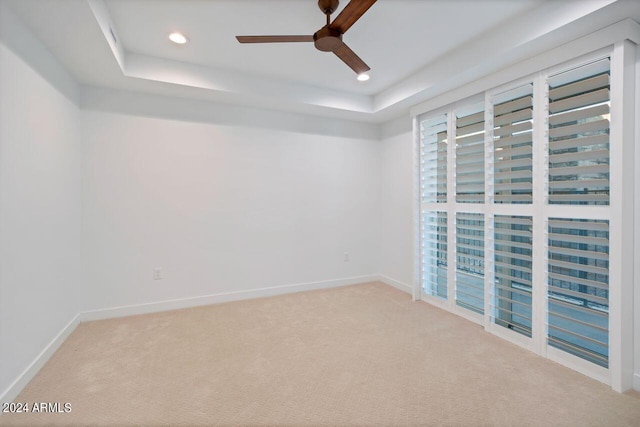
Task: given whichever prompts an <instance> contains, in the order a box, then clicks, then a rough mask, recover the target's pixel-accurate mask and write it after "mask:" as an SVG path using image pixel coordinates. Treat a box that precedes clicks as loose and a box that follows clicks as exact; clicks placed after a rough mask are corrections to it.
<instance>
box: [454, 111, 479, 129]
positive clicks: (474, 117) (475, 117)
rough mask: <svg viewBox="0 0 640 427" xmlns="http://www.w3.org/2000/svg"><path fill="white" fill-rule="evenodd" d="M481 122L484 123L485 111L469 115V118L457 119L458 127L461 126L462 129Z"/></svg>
mask: <svg viewBox="0 0 640 427" xmlns="http://www.w3.org/2000/svg"><path fill="white" fill-rule="evenodd" d="M480 122H484V111H480V112H478V113H474V114H469V115H468V116H463V117H456V126H460V127H462V128H464V127H465V126H469V125H472V124H475V123H480Z"/></svg>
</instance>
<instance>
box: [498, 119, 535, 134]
mask: <svg viewBox="0 0 640 427" xmlns="http://www.w3.org/2000/svg"><path fill="white" fill-rule="evenodd" d="M531 129H533V123H531V122H530V121H527V122H520V123H515V124H509V125H504V126H501V127H498V128H495V129H494V130H493V136H494V137H496V136H505V135H511V134H516V133H521V132H524V131H528V130H531Z"/></svg>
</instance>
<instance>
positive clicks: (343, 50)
mask: <svg viewBox="0 0 640 427" xmlns="http://www.w3.org/2000/svg"><path fill="white" fill-rule="evenodd" d="M333 53H335V54H336V56H337V57H338V58H340V59H342V61H343V62H344V63H345V64H347V65H348V66H349V67H350V68H351V69H352V70H353V71H355V72H356V74H362V73H366V72H367V71H369V70H370V69H371V68H369V66H368V65H367V64H365V63H364V61H363V60H362V59H360V57H359V56H358V55H356V53H355V52H354V51H352V50H351V48H349V46H347V45H346V44H344V43H342V44H341V45H340V46H338V47H337V48H336V49H334V50H333Z"/></svg>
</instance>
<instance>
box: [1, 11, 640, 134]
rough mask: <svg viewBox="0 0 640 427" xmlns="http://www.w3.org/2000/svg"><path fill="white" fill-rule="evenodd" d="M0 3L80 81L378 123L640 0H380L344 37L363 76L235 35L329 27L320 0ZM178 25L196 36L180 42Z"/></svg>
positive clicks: (297, 50) (327, 59)
mask: <svg viewBox="0 0 640 427" xmlns="http://www.w3.org/2000/svg"><path fill="white" fill-rule="evenodd" d="M0 1H7V3H8V4H9V5H10V6H11V8H12V9H13V10H14V11H15V12H16V14H17V15H18V16H19V17H20V18H21V19H22V20H23V21H24V22H25V23H26V24H27V25H28V26H29V27H30V28H31V29H32V31H33V32H34V33H35V35H36V36H37V37H38V38H40V40H41V41H42V42H43V43H44V44H45V45H46V46H47V47H48V48H49V49H50V50H51V51H52V52H53V54H54V55H55V56H56V57H57V58H58V59H59V60H60V62H61V63H62V64H63V65H64V66H65V67H66V68H67V69H68V70H69V71H70V72H71V74H72V75H73V76H74V77H75V78H76V79H77V80H78V81H79V82H80V83H81V84H84V85H91V86H101V87H111V88H117V89H125V90H132V91H140V92H147V93H149V92H150V93H159V94H169V95H177V96H181V97H186V98H198V99H210V100H214V101H217V102H223V103H231V104H240V105H251V106H259V107H268V108H273V109H278V110H287V111H296V112H305V113H311V114H319V115H323V116H338V115H339V116H340V117H346V118H352V119H356V120H362V121H378V122H379V121H383V120H387V119H390V118H393V117H395V116H398V115H399V114H403V113H404V112H406V108H408V106H409V105H411V103H416V102H420V101H422V100H424V99H426V98H428V97H429V96H433V95H434V94H437V93H438V90H440V89H439V88H445V87H447V86H450V85H451V84H453V83H457V84H462V83H466V81H465V80H469V79H474V78H478V77H481V74H482V73H485V74H486V73H487V72H491V70H492V67H494V68H495V67H497V66H504V65H505V64H507V63H508V62H509V61H511V62H513V61H517V60H519V59H521V58H523V57H526V55H529V54H534V53H536V52H537V53H539V51H540V49H541V48H543V47H541V46H542V45H541V43H540V41H541V40H549V43H553V42H557V41H558V40H560V39H561V37H560V38H559V35H562V36H564V37H565V39H566V38H567V37H573V38H575V37H578V36H580V35H583V34H584V33H585V31H587V32H588V31H593V30H595V29H598V28H600V27H603V26H605V25H608V24H611V23H613V22H616V21H618V20H621V19H623V18H625V17H632V18H634V19H636V20H637V21H640V6H639V3H638V1H637V0H619V1H617V2H616V1H614V0H379V1H378V2H377V3H376V4H374V5H373V7H372V8H371V9H370V10H369V11H368V12H367V13H366V14H365V15H364V16H363V17H362V18H361V19H360V20H359V21H358V22H357V23H356V24H355V25H354V26H353V27H351V29H350V30H349V31H348V32H347V34H346V35H345V36H344V41H345V42H346V43H347V44H348V45H349V46H350V47H351V48H352V49H353V50H354V51H355V52H356V53H357V54H358V55H359V56H360V57H361V58H362V59H363V60H364V61H365V62H366V63H367V64H368V65H369V66H370V67H371V69H372V70H371V72H370V74H371V80H369V81H368V82H366V83H360V82H357V81H356V79H355V73H353V71H352V70H351V69H349V68H348V67H347V66H346V65H345V64H344V63H342V62H341V61H340V60H339V59H338V58H337V57H335V56H334V55H333V54H330V53H323V52H319V51H317V50H316V49H315V48H314V46H313V44H311V43H290V44H259V45H241V44H239V43H238V42H237V41H236V39H235V36H236V35H255V34H265V35H269V34H309V35H310V34H313V33H314V32H315V31H317V30H318V29H319V28H320V27H321V26H322V25H323V24H324V16H323V14H322V12H321V11H320V10H319V9H318V7H317V1H316V0H269V1H266V0H209V1H204V0H48V1H39V0H0ZM347 3H348V0H342V1H341V4H340V9H339V10H338V11H337V12H335V13H334V15H333V17H335V16H337V14H338V13H339V12H340V10H341V9H342V8H343V7H344V6H345V5H346V4H347ZM585 23H586V24H589V25H591V26H593V25H595V24H596V23H597V24H598V25H599V27H594V28H590V29H589V28H585V27H588V26H587V25H585ZM600 24H601V25H600ZM109 27H111V30H112V31H113V32H114V33H115V35H116V37H117V43H113V41H112V40H111V36H110V34H109ZM171 31H181V32H183V33H185V34H186V35H187V36H188V37H189V39H190V43H189V44H187V45H184V46H178V45H174V44H172V43H171V42H169V41H168V40H167V35H168V34H169V32H171ZM564 41H565V42H566V41H568V40H564ZM536 49H537V50H536ZM514 52H518V54H514ZM465 61H466V62H465ZM460 64H464V66H461V65H460Z"/></svg>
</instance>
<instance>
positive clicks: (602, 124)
mask: <svg viewBox="0 0 640 427" xmlns="http://www.w3.org/2000/svg"><path fill="white" fill-rule="evenodd" d="M607 129H609V120H607V119H603V120H595V121H592V122H586V123H579V124H576V125H568V126H561V127H556V128H551V129H549V137H550V138H561V137H563V136H569V135H580V134H584V133H587V132H600V131H603V130H607Z"/></svg>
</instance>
